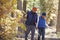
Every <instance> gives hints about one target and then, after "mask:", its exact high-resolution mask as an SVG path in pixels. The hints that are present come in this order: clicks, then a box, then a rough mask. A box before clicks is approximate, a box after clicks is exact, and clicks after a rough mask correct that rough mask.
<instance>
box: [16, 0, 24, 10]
mask: <svg viewBox="0 0 60 40" xmlns="http://www.w3.org/2000/svg"><path fill="white" fill-rule="evenodd" d="M22 5H23V4H22V0H17V8H18V9H19V10H23V7H22Z"/></svg>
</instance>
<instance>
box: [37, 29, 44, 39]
mask: <svg viewBox="0 0 60 40" xmlns="http://www.w3.org/2000/svg"><path fill="white" fill-rule="evenodd" d="M38 33H39V34H38V40H40V36H41V35H42V40H45V28H38Z"/></svg>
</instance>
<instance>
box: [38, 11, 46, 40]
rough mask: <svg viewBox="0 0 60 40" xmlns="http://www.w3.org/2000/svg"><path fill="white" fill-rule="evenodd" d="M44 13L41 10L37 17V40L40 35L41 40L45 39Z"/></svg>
mask: <svg viewBox="0 0 60 40" xmlns="http://www.w3.org/2000/svg"><path fill="white" fill-rule="evenodd" d="M45 18H46V13H45V12H43V13H42V15H41V16H40V17H39V22H38V33H39V34H38V40H40V36H41V35H42V40H45V28H46V19H45Z"/></svg>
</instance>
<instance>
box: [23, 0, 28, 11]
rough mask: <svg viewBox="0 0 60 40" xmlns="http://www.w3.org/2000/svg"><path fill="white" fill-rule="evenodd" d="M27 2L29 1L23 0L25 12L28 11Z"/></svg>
mask: <svg viewBox="0 0 60 40" xmlns="http://www.w3.org/2000/svg"><path fill="white" fill-rule="evenodd" d="M26 3H27V1H26V0H23V11H25V12H26Z"/></svg>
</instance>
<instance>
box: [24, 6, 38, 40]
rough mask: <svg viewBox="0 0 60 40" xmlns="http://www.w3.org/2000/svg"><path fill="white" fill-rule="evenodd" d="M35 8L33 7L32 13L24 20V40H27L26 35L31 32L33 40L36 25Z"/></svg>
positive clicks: (32, 39)
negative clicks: (25, 29)
mask: <svg viewBox="0 0 60 40" xmlns="http://www.w3.org/2000/svg"><path fill="white" fill-rule="evenodd" d="M36 11H37V8H36V7H33V8H32V11H30V12H28V14H27V20H26V28H27V31H26V33H25V40H27V37H28V34H29V33H30V31H31V40H34V34H35V28H36V23H37V13H36Z"/></svg>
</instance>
